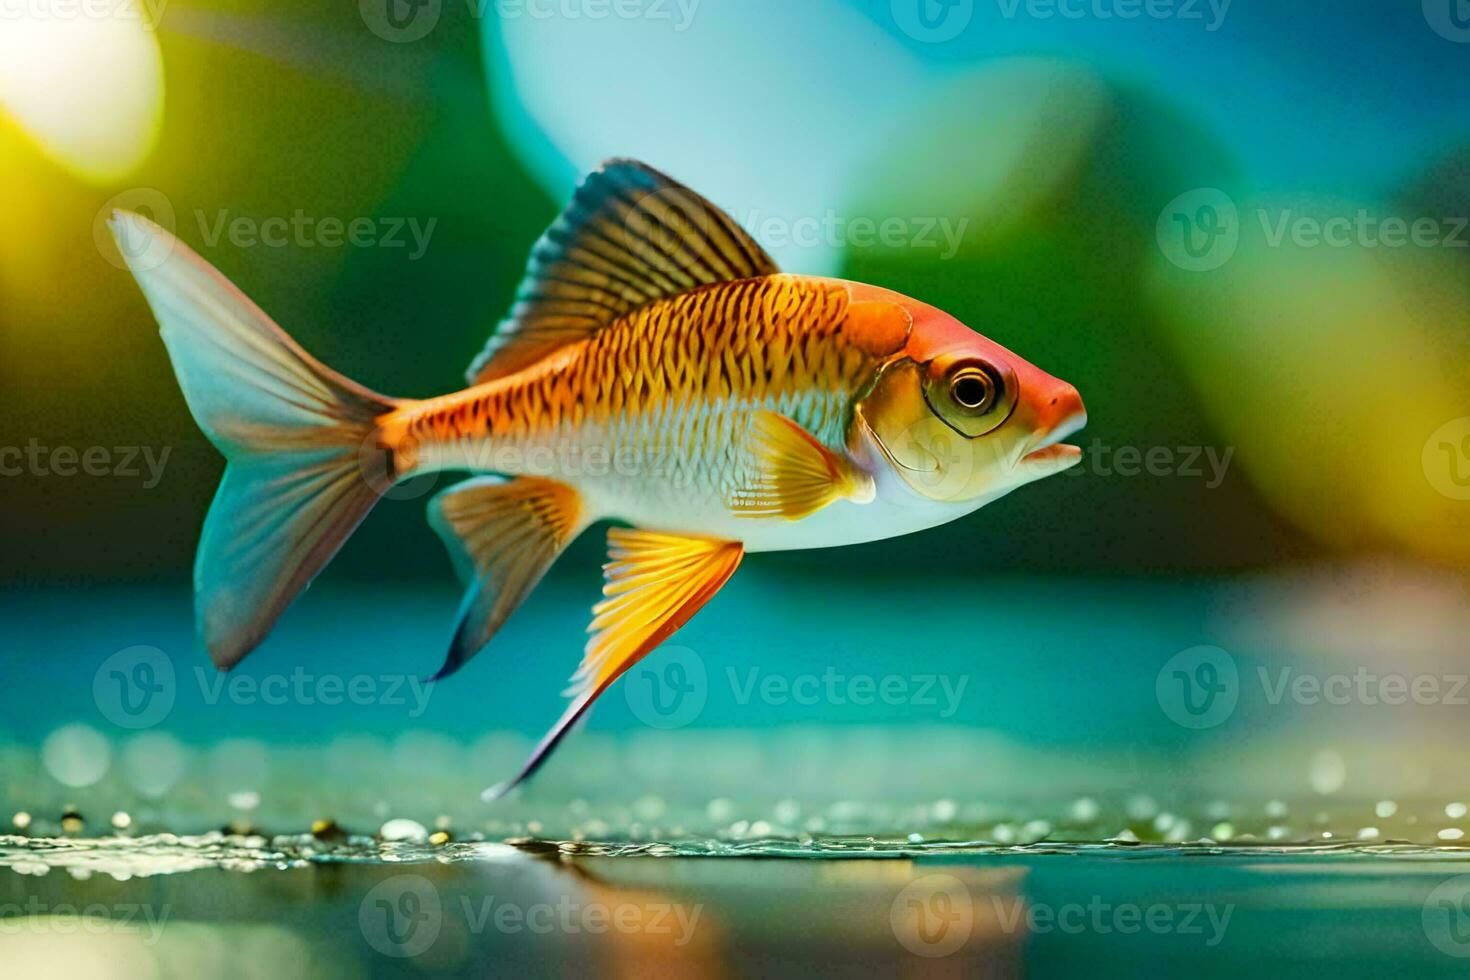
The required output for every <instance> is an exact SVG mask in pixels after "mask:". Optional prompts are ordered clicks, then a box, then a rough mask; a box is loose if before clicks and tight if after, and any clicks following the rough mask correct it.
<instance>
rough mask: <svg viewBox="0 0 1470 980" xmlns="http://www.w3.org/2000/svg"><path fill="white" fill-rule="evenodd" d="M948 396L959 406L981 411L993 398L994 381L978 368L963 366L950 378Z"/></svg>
mask: <svg viewBox="0 0 1470 980" xmlns="http://www.w3.org/2000/svg"><path fill="white" fill-rule="evenodd" d="M949 396H950V397H951V398H953V399H954V403H955V404H956V405H958V406H959V407H960V408H963V409H965V410H967V411H971V412H983V411H985V410H986V409H987V408H989V407H990V403H991V401H992V400H994V398H995V382H994V381H991V380H990V375H988V374H986V373H985V372H984V371H981V370H980V369H978V368H964V369H962V370H960V371H956V372H955V373H954V375H953V376H952V377H951V378H950V381H949Z"/></svg>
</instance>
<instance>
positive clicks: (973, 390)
mask: <svg viewBox="0 0 1470 980" xmlns="http://www.w3.org/2000/svg"><path fill="white" fill-rule="evenodd" d="M928 377H929V380H928V381H927V382H926V383H925V385H924V398H925V400H927V401H928V402H929V407H930V408H931V409H932V410H933V411H934V414H936V415H938V416H939V417H940V418H941V419H943V420H944V422H945V424H946V425H948V426H949V427H950V428H951V429H954V430H955V431H956V432H958V433H959V434H960V435H962V436H965V437H966V438H970V439H974V438H976V437H978V436H983V435H985V434H986V433H987V432H991V431H993V430H995V429H996V428H998V427H999V426H1000V424H1001V423H1002V422H1004V421H1005V420H1006V419H1008V418H1010V416H1011V412H1012V411H1014V410H1015V407H1016V380H1015V374H1014V373H1013V372H1012V371H1011V370H1010V368H1009V367H1008V366H1006V365H1003V364H1002V365H995V364H992V363H990V362H989V361H984V360H980V359H978V358H973V357H967V358H964V359H962V360H961V359H953V360H951V359H949V358H941V359H939V360H938V361H934V362H931V363H930V364H929V369H928Z"/></svg>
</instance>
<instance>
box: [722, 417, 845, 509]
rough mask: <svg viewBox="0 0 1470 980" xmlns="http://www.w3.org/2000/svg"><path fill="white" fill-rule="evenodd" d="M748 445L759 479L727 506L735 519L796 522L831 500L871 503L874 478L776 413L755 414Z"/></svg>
mask: <svg viewBox="0 0 1470 980" xmlns="http://www.w3.org/2000/svg"><path fill="white" fill-rule="evenodd" d="M746 445H747V448H748V449H749V451H750V454H751V455H752V456H753V457H754V458H755V461H756V467H757V474H756V475H755V476H754V477H753V478H752V479H751V480H750V481H749V482H748V483H747V484H746V485H745V486H742V487H741V488H740V489H739V490H737V491H736V492H735V494H734V496H733V498H732V499H731V500H730V509H731V510H732V511H734V513H735V514H736V515H737V516H739V517H774V516H780V517H785V518H787V519H789V520H793V521H794V520H799V519H800V518H803V517H806V516H807V515H808V514H812V513H815V512H816V511H819V510H821V509H822V508H823V507H825V506H827V505H828V504H830V503H832V502H833V501H834V500H844V499H847V500H854V501H857V502H859V503H867V502H868V501H870V500H872V499H873V493H874V488H873V478H872V477H870V476H869V475H868V474H866V473H864V472H863V471H862V470H860V469H858V467H857V466H855V465H854V464H853V463H852V462H851V461H850V460H848V459H845V458H844V457H842V456H839V455H838V454H836V453H834V452H833V451H832V450H830V449H828V448H827V447H826V446H824V445H822V444H821V443H820V442H818V441H817V438H816V437H815V436H813V435H812V434H811V433H810V432H808V431H806V430H805V429H803V428H802V427H801V426H799V425H797V424H796V423H795V422H793V421H791V419H789V418H787V417H786V416H784V415H781V414H779V413H777V412H770V411H760V412H756V413H754V415H753V416H752V418H751V423H750V435H749V436H748V442H747V444H746Z"/></svg>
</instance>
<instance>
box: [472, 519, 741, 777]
mask: <svg viewBox="0 0 1470 980" xmlns="http://www.w3.org/2000/svg"><path fill="white" fill-rule="evenodd" d="M607 543H608V557H609V558H610V559H611V560H610V561H609V562H608V563H607V564H606V565H604V566H603V576H604V579H605V582H604V584H603V588H602V594H603V596H604V598H603V600H602V601H601V602H599V603H598V604H597V605H596V606H594V607H593V608H592V624H591V625H590V626H588V627H587V629H588V631H589V632H591V633H592V634H593V635H592V638H591V639H589V640H588V641H587V647H586V650H585V652H584V654H583V657H582V664H581V666H580V667H578V669H577V673H576V674H575V675H574V676H573V677H572V686H571V687H570V688H569V689H568V691H567V694H568V695H569V696H570V697H571V699H572V703H571V704H570V705H568V706H567V710H566V711H565V712H564V713H563V714H562V716H561V718H560V719H559V720H558V721H557V723H556V724H555V725H554V726H552V729H551V731H550V732H548V733H547V734H546V736H545V737H544V738H543V739H542V740H541V742H540V744H539V745H537V746H536V749H535V751H534V752H532V753H531V757H530V759H529V760H527V762H526V764H525V766H523V767H522V768H521V771H520V772H519V773H518V774H517V775H516V777H515V778H514V779H512V780H509V781H508V782H504V783H501V784H499V785H497V786H494V787H491V788H490V789H488V790H486V791H485V793H484V794H483V798H484V799H486V800H495V799H498V798H500V797H501V796H504V795H505V794H506V793H508V792H510V790H511V789H513V788H514V787H515V786H517V785H519V784H520V783H521V782H522V781H524V780H525V779H526V778H527V777H529V776H530V775H531V774H532V773H534V772H535V771H536V770H537V769H539V768H540V767H541V764H542V763H544V762H545V761H546V759H547V757H548V756H549V755H550V754H551V750H552V749H554V748H556V746H557V743H559V742H560V741H561V740H562V739H563V738H564V737H565V736H566V734H567V732H568V731H570V730H571V727H572V725H573V724H574V723H575V722H576V721H577V719H578V718H580V717H581V716H582V715H583V714H584V713H585V712H586V710H587V709H588V708H589V707H590V706H591V705H592V702H593V701H595V700H596V699H597V697H598V695H600V694H602V692H603V691H605V690H607V689H608V687H610V686H611V685H612V683H613V681H615V680H617V679H618V678H619V677H620V676H621V675H622V674H623V672H624V671H626V670H627V669H628V668H629V667H632V666H633V665H634V664H635V663H637V662H638V661H639V660H641V659H642V658H643V657H644V656H645V655H646V654H647V653H648V652H649V651H651V650H653V649H654V648H655V647H657V646H658V645H659V644H660V643H662V642H663V641H664V640H666V639H668V638H669V637H670V636H671V635H673V633H674V632H675V631H676V630H678V629H679V627H681V626H683V625H684V624H685V623H687V622H689V620H690V619H691V618H692V617H693V616H694V614H695V613H697V612H699V610H700V609H701V608H702V607H703V606H704V604H705V603H707V602H709V600H710V599H711V598H713V597H714V595H715V593H717V592H719V591H720V589H721V587H722V586H724V584H725V583H726V582H728V581H729V580H730V576H731V575H734V574H735V569H737V568H739V567H740V560H741V559H742V558H743V557H744V556H745V548H744V547H743V546H742V545H741V544H740V542H738V541H725V540H720V539H717V538H694V537H687V536H684V535H678V534H662V533H659V532H655V531H639V530H632V529H627V528H612V529H610V530H609V531H608V532H607Z"/></svg>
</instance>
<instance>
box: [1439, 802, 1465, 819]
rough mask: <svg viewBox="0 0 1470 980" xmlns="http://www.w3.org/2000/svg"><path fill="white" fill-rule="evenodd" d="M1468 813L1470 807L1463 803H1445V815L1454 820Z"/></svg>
mask: <svg viewBox="0 0 1470 980" xmlns="http://www.w3.org/2000/svg"><path fill="white" fill-rule="evenodd" d="M1466 813H1470V808H1467V807H1466V806H1465V804H1463V803H1447V804H1445V808H1444V815H1445V816H1447V817H1449V818H1450V819H1452V820H1459V819H1460V818H1461V817H1463V816H1464V815H1465V814H1466Z"/></svg>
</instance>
